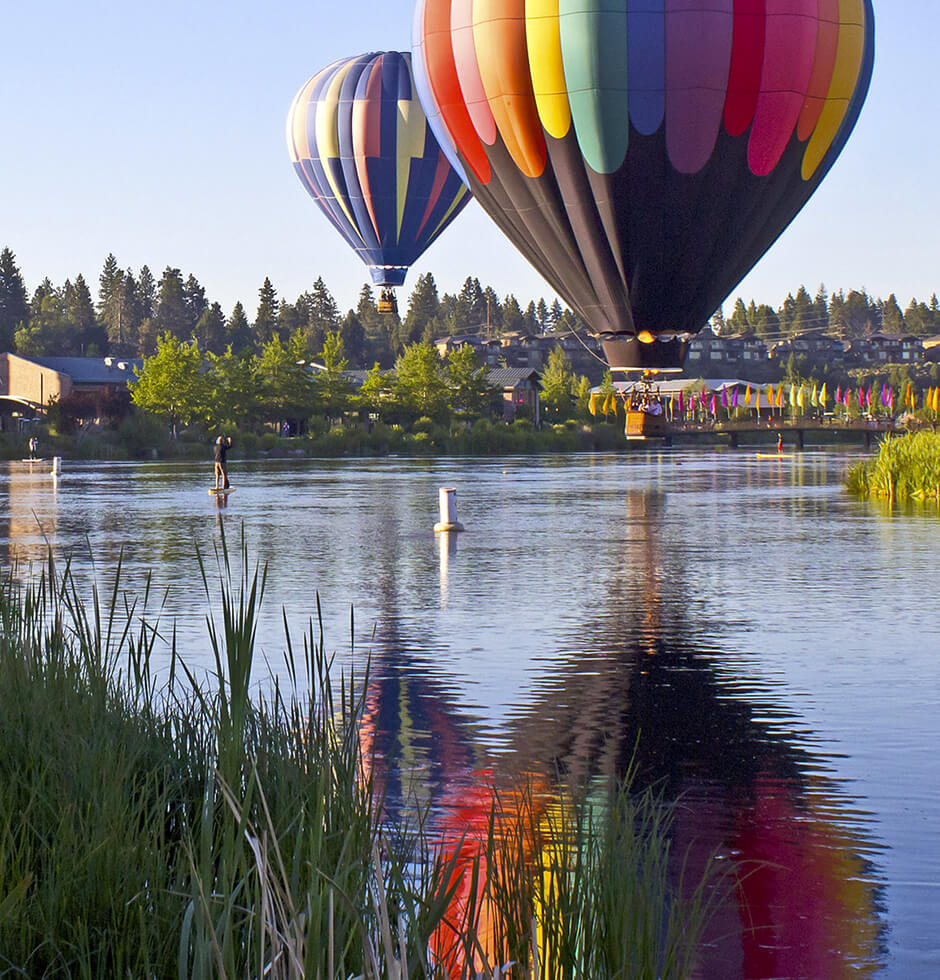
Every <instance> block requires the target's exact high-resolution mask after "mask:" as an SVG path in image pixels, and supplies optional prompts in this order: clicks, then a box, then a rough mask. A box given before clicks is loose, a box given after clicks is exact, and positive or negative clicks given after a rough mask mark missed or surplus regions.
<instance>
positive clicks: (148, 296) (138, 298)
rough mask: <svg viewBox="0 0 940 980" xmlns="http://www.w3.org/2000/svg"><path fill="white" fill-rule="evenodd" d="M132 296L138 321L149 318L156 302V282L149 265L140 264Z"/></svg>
mask: <svg viewBox="0 0 940 980" xmlns="http://www.w3.org/2000/svg"><path fill="white" fill-rule="evenodd" d="M129 271H130V270H128V274H129ZM134 298H135V304H136V309H135V313H136V316H137V320H138V322H140V321H141V320H149V319H150V318H151V317H152V316H153V311H154V307H155V306H156V302H157V283H156V280H155V279H154V278H153V273H152V272H151V271H150V266H147V265H142V266H141V267H140V274H139V275H138V276H137V288H136V290H135V292H134Z"/></svg>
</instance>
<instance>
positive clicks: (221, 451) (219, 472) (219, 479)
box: [212, 436, 232, 490]
mask: <svg viewBox="0 0 940 980" xmlns="http://www.w3.org/2000/svg"><path fill="white" fill-rule="evenodd" d="M231 448H232V437H231V436H229V437H228V438H227V439H226V438H225V436H219V438H218V439H216V440H215V445H213V447H212V459H213V462H214V463H215V489H216V490H228V488H229V482H228V460H227V459H226V457H227V455H228V451H229V450H230V449H231Z"/></svg>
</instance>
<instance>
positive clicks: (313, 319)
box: [307, 276, 339, 351]
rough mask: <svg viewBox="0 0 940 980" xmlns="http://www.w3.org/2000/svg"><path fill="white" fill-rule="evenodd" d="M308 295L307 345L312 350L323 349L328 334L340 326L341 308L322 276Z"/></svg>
mask: <svg viewBox="0 0 940 980" xmlns="http://www.w3.org/2000/svg"><path fill="white" fill-rule="evenodd" d="M308 297H309V304H310V305H309V308H308V314H307V346H308V348H309V349H310V350H311V351H315V350H322V348H323V341H324V340H325V339H326V335H327V334H328V333H329V332H330V331H331V330H336V329H337V328H338V327H339V310H338V309H337V307H336V300H334V299H333V296H332V294H331V293H330V291H329V289H327V288H326V283H325V282H324V281H323V277H322V276H319V277H318V278H317V281H316V282H315V283H314V284H313V288H312V289H311V290H310V292H309V294H308Z"/></svg>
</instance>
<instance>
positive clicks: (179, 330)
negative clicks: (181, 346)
mask: <svg viewBox="0 0 940 980" xmlns="http://www.w3.org/2000/svg"><path fill="white" fill-rule="evenodd" d="M194 326H195V320H192V319H191V318H190V299H188V298H187V291H186V287H185V286H184V283H183V274H182V273H181V272H180V270H179V269H174V268H172V267H170V266H167V267H166V268H165V269H164V270H163V275H162V277H161V278H160V283H159V285H158V286H157V303H156V308H155V310H154V315H153V327H154V330H155V331H156V333H157V337H158V338H159V337H160V336H161V335H162V334H172V335H173V336H174V337H176V338H177V340H188V339H189V338H190V337H191V336H192V328H193V327H194Z"/></svg>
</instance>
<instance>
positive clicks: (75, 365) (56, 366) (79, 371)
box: [17, 355, 144, 385]
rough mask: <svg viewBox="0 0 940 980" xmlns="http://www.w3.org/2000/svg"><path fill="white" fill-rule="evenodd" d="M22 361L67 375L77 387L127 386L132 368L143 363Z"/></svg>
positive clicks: (87, 359)
mask: <svg viewBox="0 0 940 980" xmlns="http://www.w3.org/2000/svg"><path fill="white" fill-rule="evenodd" d="M17 356H18V357H20V356H22V355H17ZM23 360H24V361H30V362H32V363H33V364H38V365H39V366H40V367H44V368H48V369H49V370H50V371H57V372H58V373H59V374H67V375H68V376H69V377H70V378H71V379H72V383H73V384H78V385H81V384H98V385H106V384H127V382H128V381H133V380H134V378H135V374H134V368H135V367H137V368H140V367H143V363H144V362H143V360H142V359H141V358H134V357H128V358H119V357H23Z"/></svg>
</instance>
